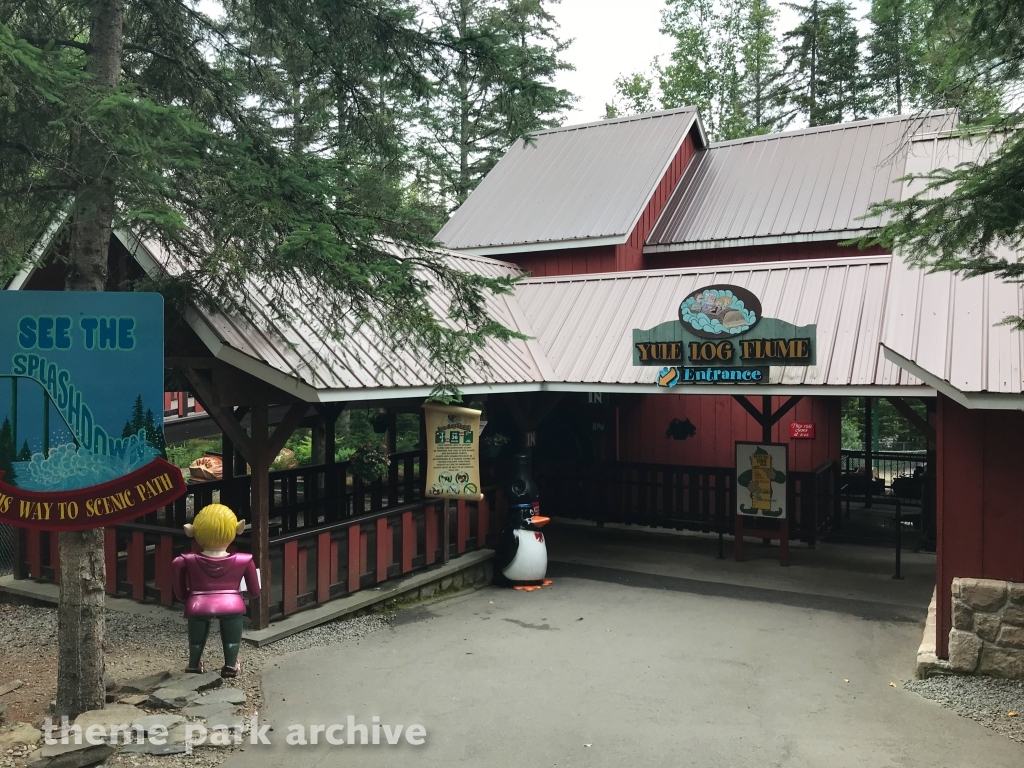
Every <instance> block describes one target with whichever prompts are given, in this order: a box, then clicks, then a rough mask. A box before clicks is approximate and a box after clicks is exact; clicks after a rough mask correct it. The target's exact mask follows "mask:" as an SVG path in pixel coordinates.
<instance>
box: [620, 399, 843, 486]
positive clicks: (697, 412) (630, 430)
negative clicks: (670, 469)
mask: <svg viewBox="0 0 1024 768" xmlns="http://www.w3.org/2000/svg"><path fill="white" fill-rule="evenodd" d="M750 397H751V400H752V402H753V403H754V406H755V407H757V408H760V407H761V398H760V396H758V395H757V391H756V387H752V388H751V393H750ZM787 399H788V398H786V397H773V398H772V408H773V409H775V408H779V407H780V406H781V405H782V403H784V402H785V401H786V400H787ZM672 419H684V420H685V419H689V420H690V421H691V422H692V423H693V425H694V426H695V427H696V428H697V434H696V435H694V436H693V437H691V438H689V439H688V440H673V439H671V438H668V437H665V430H666V429H667V427H668V424H669V422H670V421H672ZM620 420H621V421H620V430H621V432H620V451H621V458H622V460H623V461H645V462H651V463H655V464H689V465H696V466H706V467H731V466H733V465H734V464H735V455H736V454H735V447H734V443H735V442H736V441H737V440H760V439H761V427H760V425H759V424H758V423H757V422H755V421H754V419H753V418H751V416H750V414H748V413H747V412H746V411H745V410H744V409H743V407H742V406H741V405H740V404H739V403H737V402H736V400H735V399H733V398H732V397H730V396H728V395H639V396H637V397H634V398H630V399H629V400H628V401H627V403H626V404H625V405H624V406H623V407H622V409H621V412H620ZM793 421H812V422H814V425H815V436H814V439H813V440H790V439H789V425H790V422H793ZM772 440H773V441H775V442H788V443H789V461H790V467H791V468H792V469H793V470H795V471H798V472H810V471H812V470H814V469H817V468H818V467H820V466H821V465H822V464H824V463H825V462H827V461H830V460H833V459H834V460H837V461H838V459H839V448H840V422H839V398H837V397H805V398H804V399H803V400H801V401H800V402H799V403H797V405H796V407H795V408H793V410H791V411H790V412H789V413H787V414H786V415H785V416H784V417H783V418H782V419H781V420H780V421H779V423H778V424H776V425H775V427H774V428H773V429H772Z"/></svg>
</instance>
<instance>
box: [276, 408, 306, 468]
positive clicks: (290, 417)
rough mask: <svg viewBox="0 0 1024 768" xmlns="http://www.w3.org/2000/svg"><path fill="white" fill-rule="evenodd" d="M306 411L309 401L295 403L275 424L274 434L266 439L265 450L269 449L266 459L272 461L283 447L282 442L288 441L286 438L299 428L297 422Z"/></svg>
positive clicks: (304, 415)
mask: <svg viewBox="0 0 1024 768" xmlns="http://www.w3.org/2000/svg"><path fill="white" fill-rule="evenodd" d="M308 412H309V403H295V404H294V405H293V406H292V407H291V408H289V409H288V413H286V414H285V415H284V418H283V419H281V421H279V422H278V423H277V426H276V427H275V428H274V434H272V435H270V437H269V439H268V441H267V442H268V445H267V450H268V451H269V453H268V454H267V459H268V460H269V461H270V463H271V464H273V463H274V459H276V458H277V454H279V453H280V452H281V449H282V448H284V444H285V443H287V442H288V438H289V437H291V436H292V435H293V434H295V430H296V429H298V428H299V422H300V421H302V420H303V419H304V418H305V417H306V413H308Z"/></svg>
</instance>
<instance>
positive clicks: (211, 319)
mask: <svg viewBox="0 0 1024 768" xmlns="http://www.w3.org/2000/svg"><path fill="white" fill-rule="evenodd" d="M142 245H143V247H144V248H145V250H146V252H147V253H148V255H149V256H150V257H151V258H152V260H153V261H154V262H155V263H156V264H159V265H162V266H163V267H164V268H165V269H167V270H168V271H171V272H172V273H174V272H180V271H181V270H183V269H184V268H185V265H184V263H183V262H182V261H181V260H179V259H177V258H176V257H175V256H173V255H171V254H170V253H168V252H167V251H166V250H164V249H163V247H162V246H161V245H160V244H159V243H157V242H154V241H149V242H145V243H143V244H142ZM444 257H445V258H447V259H449V260H451V261H453V262H454V263H455V266H456V268H458V269H462V270H464V271H467V272H472V273H475V274H482V275H486V276H489V277H499V276H505V275H518V274H520V273H519V270H518V268H517V267H516V266H515V265H512V264H507V263H505V262H500V261H495V260H493V259H485V258H480V257H474V256H466V255H464V254H456V253H447V252H446V253H444ZM238 299H239V301H240V303H241V305H242V306H244V307H245V310H244V312H235V313H231V314H228V313H226V312H213V311H210V310H206V309H203V308H200V307H195V308H194V309H195V311H196V312H197V313H198V315H199V318H200V320H201V322H202V323H203V324H204V325H205V326H206V327H207V328H208V329H209V330H210V331H211V332H212V333H213V334H214V335H215V336H216V338H217V340H218V341H219V342H220V343H222V344H225V345H228V346H230V347H232V348H233V349H235V350H237V351H238V352H241V353H242V354H244V355H247V356H248V357H250V358H253V359H254V360H255V361H258V362H260V363H263V364H264V365H266V366H269V367H270V368H272V369H274V370H276V371H278V372H280V373H283V374H284V375H286V376H288V377H291V378H293V379H297V380H299V381H301V382H304V383H305V384H307V385H308V386H310V387H312V388H313V389H316V390H336V389H344V390H358V389H366V388H380V387H432V386H433V385H434V384H436V383H437V382H438V381H439V380H440V379H441V371H440V369H439V368H438V367H437V366H435V365H434V364H433V362H432V361H431V360H429V359H428V358H427V356H426V354H425V353H424V352H423V351H422V350H419V351H417V350H409V349H405V350H398V351H392V350H390V349H383V348H382V347H381V338H380V336H379V334H378V333H377V332H375V330H374V328H372V327H371V326H370V325H363V326H359V327H353V325H352V324H351V323H346V321H344V320H339V319H338V318H334V317H329V316H327V315H326V313H325V311H324V310H323V309H322V307H323V302H322V301H319V300H318V298H317V296H316V295H315V291H314V289H313V288H312V287H310V285H309V284H308V282H306V281H303V280H301V279H298V278H297V279H296V280H295V281H294V282H292V283H280V284H275V285H274V286H268V285H266V284H265V283H262V282H260V281H258V280H256V279H249V280H247V281H246V283H245V284H244V285H243V286H242V287H241V290H240V292H239V295H238ZM428 301H429V303H430V306H431V307H432V308H433V310H434V311H435V312H436V313H437V316H438V317H441V318H446V317H447V306H448V301H449V297H448V296H447V294H446V292H444V291H442V290H435V291H433V292H432V293H431V294H430V296H429V297H428ZM486 303H487V308H488V311H489V312H490V314H491V316H492V317H493V318H494V319H495V320H497V321H498V322H500V323H502V324H503V325H505V326H506V327H508V328H512V329H514V330H518V331H521V332H523V333H525V334H527V335H532V332H531V329H530V328H529V327H525V326H523V325H522V324H521V323H517V322H516V320H515V317H514V316H513V313H512V311H511V310H510V308H509V305H508V298H507V297H504V296H493V295H492V296H488V298H487V300H486ZM449 322H450V321H449ZM529 346H530V345H529V343H528V342H526V341H518V340H517V341H512V342H510V343H508V344H505V343H502V342H498V341H493V340H492V341H489V342H488V343H487V344H486V345H485V346H484V348H483V350H482V351H481V355H480V356H481V359H482V361H483V365H482V366H479V367H473V368H471V369H470V371H469V378H468V380H467V381H465V382H462V383H463V384H495V383H497V384H512V383H534V382H538V381H542V380H543V370H544V369H545V367H544V361H541V363H540V364H539V363H538V361H537V360H535V359H534V357H533V355H532V354H531V352H530V349H529Z"/></svg>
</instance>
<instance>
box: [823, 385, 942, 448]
mask: <svg viewBox="0 0 1024 768" xmlns="http://www.w3.org/2000/svg"><path fill="white" fill-rule="evenodd" d="M906 402H907V403H908V404H909V405H910V407H911V408H913V409H914V410H915V411H916V412H917V414H918V415H919V416H921V418H927V408H926V407H925V404H924V403H923V402H921V401H920V400H916V399H911V398H907V399H906ZM841 409H842V410H841V414H842V415H841V440H842V447H843V448H844V449H846V450H853V451H862V450H864V414H865V410H864V398H862V397H849V398H843V399H842V405H841ZM873 411H874V412H875V414H874V419H873V422H874V424H873V425H872V436H873V438H874V439H873V443H872V447H873V448H874V449H875V450H883V451H923V450H925V449H926V448H927V447H928V444H927V441H926V440H925V438H924V436H923V435H922V434H921V433H920V432H918V431H917V429H915V428H914V427H913V426H912V425H911V424H910V422H909V421H907V420H906V419H905V418H904V417H903V415H902V414H901V413H900V412H899V411H897V410H896V408H895V407H894V406H893V404H892V403H890V402H889V401H888V400H887V399H886V398H884V397H879V398H875V404H874V408H873Z"/></svg>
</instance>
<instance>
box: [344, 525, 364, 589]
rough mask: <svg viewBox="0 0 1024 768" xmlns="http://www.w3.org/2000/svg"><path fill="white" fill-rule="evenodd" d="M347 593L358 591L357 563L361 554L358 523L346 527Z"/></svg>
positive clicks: (358, 571)
mask: <svg viewBox="0 0 1024 768" xmlns="http://www.w3.org/2000/svg"><path fill="white" fill-rule="evenodd" d="M347 530H348V591H349V593H352V592H355V591H356V590H358V589H359V577H360V575H362V574H361V571H360V567H359V561H360V559H361V558H360V555H361V554H362V541H361V539H362V538H363V534H362V531H360V526H359V523H356V524H355V525H350V526H349V527H348V529H347Z"/></svg>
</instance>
